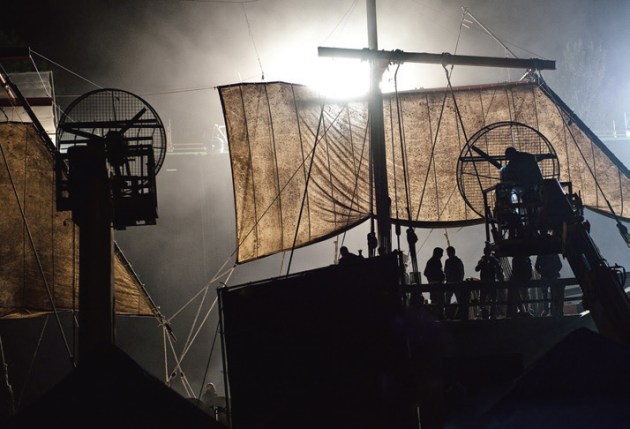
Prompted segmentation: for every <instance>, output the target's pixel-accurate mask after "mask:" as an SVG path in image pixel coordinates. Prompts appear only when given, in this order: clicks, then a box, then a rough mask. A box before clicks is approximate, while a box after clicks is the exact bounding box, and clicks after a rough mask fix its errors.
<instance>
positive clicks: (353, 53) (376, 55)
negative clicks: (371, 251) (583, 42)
mask: <svg viewBox="0 0 630 429" xmlns="http://www.w3.org/2000/svg"><path fill="white" fill-rule="evenodd" d="M366 3H367V4H366V8H367V22H368V48H367V49H341V48H329V47H319V48H318V53H319V56H322V57H343V58H357V59H361V60H364V61H365V60H367V61H370V96H369V101H368V117H369V121H370V150H371V152H370V153H371V156H372V171H373V178H374V195H375V199H376V220H377V224H378V226H377V229H378V247H379V248H380V249H382V250H384V251H385V252H386V253H390V252H391V225H392V221H391V213H390V210H391V207H390V206H391V200H390V198H389V190H388V189H389V188H388V182H387V162H386V161H387V160H386V152H385V127H384V122H383V94H382V93H381V88H380V82H381V78H382V74H383V72H384V70H385V68H384V67H383V65H386V64H389V63H402V62H412V63H423V64H442V65H444V66H446V65H468V66H482V67H499V68H521V69H527V70H555V68H556V62H555V61H552V60H542V59H538V58H530V59H523V58H500V57H478V56H469V55H451V54H448V53H443V54H430V53H425V52H403V51H400V50H395V51H379V50H378V34H377V28H376V0H366Z"/></svg>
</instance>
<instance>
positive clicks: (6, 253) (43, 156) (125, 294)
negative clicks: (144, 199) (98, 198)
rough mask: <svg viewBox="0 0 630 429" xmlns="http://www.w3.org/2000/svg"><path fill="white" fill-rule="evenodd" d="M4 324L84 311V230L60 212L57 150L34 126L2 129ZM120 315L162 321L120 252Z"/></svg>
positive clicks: (0, 286)
mask: <svg viewBox="0 0 630 429" xmlns="http://www.w3.org/2000/svg"><path fill="white" fill-rule="evenodd" d="M0 144H1V148H0V149H1V156H0V201H2V216H0V236H1V237H2V242H1V243H0V317H13V318H19V317H30V316H33V315H37V314H41V313H46V312H51V311H53V310H54V308H56V309H58V310H66V309H72V308H78V293H79V281H78V279H79V277H78V276H79V240H78V234H79V231H78V228H76V227H75V225H74V223H73V222H72V216H71V214H70V213H69V212H57V211H56V208H55V182H54V177H55V167H54V158H53V153H52V150H54V148H47V146H46V145H45V144H44V143H43V142H42V140H41V139H40V138H39V136H38V135H37V132H36V131H35V128H34V126H33V125H32V124H24V123H10V122H6V123H1V124H0ZM114 279H115V298H116V304H115V308H116V312H117V314H124V315H137V316H154V315H156V314H157V311H156V309H155V306H154V305H153V304H152V302H151V300H150V298H149V296H148V295H147V293H146V291H145V290H144V288H143V285H142V284H141V283H140V281H139V279H138V277H137V276H136V275H135V273H134V271H133V269H132V268H131V266H130V265H129V263H128V262H127V260H126V259H125V257H124V255H123V254H122V253H121V252H120V250H119V249H118V247H117V246H115V260H114Z"/></svg>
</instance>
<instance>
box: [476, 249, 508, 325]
mask: <svg viewBox="0 0 630 429" xmlns="http://www.w3.org/2000/svg"><path fill="white" fill-rule="evenodd" d="M475 271H478V272H479V279H480V280H481V281H482V282H484V283H486V284H488V286H486V285H482V287H481V290H480V292H479V303H480V312H481V317H482V318H483V319H487V318H488V317H490V316H491V317H494V316H495V309H494V306H495V303H496V299H497V290H496V288H495V287H494V285H490V283H494V282H496V281H503V267H501V262H499V259H498V258H497V257H496V256H494V255H493V254H492V250H491V249H490V247H489V246H486V247H484V249H483V256H482V257H481V259H479V262H477V266H476V267H475ZM490 307H492V308H490Z"/></svg>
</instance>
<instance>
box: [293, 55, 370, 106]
mask: <svg viewBox="0 0 630 429" xmlns="http://www.w3.org/2000/svg"><path fill="white" fill-rule="evenodd" d="M305 76H306V77H305V80H306V84H307V85H308V86H310V87H311V88H313V89H315V90H316V91H318V92H320V93H321V94H322V96H325V97H326V98H336V99H338V98H356V97H361V96H365V95H367V94H368V92H369V89H370V65H369V63H367V62H365V61H357V60H356V59H340V58H334V59H329V58H326V59H324V58H320V61H317V62H316V63H315V65H314V67H312V68H310V69H308V70H306V71H305Z"/></svg>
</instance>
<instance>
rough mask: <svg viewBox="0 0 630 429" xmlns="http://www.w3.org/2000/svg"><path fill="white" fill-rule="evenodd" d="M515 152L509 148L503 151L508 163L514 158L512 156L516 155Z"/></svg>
mask: <svg viewBox="0 0 630 429" xmlns="http://www.w3.org/2000/svg"><path fill="white" fill-rule="evenodd" d="M516 152H517V150H516V149H514V148H513V147H512V146H510V147H508V148H507V149H505V157H506V158H507V159H508V161H511V160H512V158H514V155H516Z"/></svg>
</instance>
